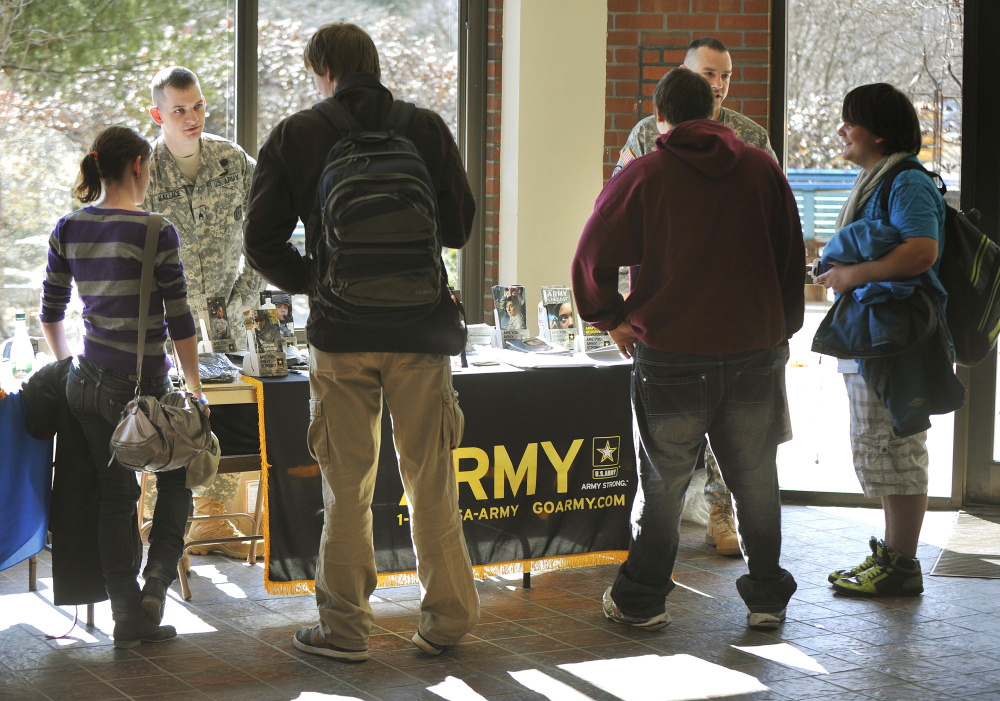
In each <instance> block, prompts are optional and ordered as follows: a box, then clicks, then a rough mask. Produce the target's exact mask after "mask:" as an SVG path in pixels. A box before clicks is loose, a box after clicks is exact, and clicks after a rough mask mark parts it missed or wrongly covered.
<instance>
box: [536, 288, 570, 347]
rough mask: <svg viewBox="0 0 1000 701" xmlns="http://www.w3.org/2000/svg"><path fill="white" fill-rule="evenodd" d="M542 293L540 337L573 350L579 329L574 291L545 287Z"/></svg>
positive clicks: (539, 312) (539, 317)
mask: <svg viewBox="0 0 1000 701" xmlns="http://www.w3.org/2000/svg"><path fill="white" fill-rule="evenodd" d="M541 291H542V298H541V301H539V303H538V335H539V336H540V337H541V338H544V339H545V340H547V341H548V342H549V343H552V344H553V345H557V346H562V347H563V348H566V349H570V350H572V349H573V346H574V341H575V338H576V329H577V327H576V314H575V312H574V310H573V291H572V290H571V289H570V288H568V287H564V286H560V285H545V286H543V287H542V290H541Z"/></svg>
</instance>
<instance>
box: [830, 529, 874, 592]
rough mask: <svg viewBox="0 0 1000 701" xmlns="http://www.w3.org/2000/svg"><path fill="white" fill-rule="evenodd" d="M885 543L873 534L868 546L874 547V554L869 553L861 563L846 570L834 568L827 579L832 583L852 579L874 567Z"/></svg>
mask: <svg viewBox="0 0 1000 701" xmlns="http://www.w3.org/2000/svg"><path fill="white" fill-rule="evenodd" d="M884 545H885V543H883V542H882V541H881V540H879V539H878V538H876V537H875V536H872V537H871V538H870V539H869V540H868V547H870V548H871V549H872V554H871V555H869V556H868V557H866V558H865V559H864V560H863V561H862V562H861V564H860V565H855V566H854V567H851V568H850V569H846V570H834V571H833V572H831V573H830V575H829V576H828V577H827V578H826V581H828V582H830V584H833V583H834V582H836V581H837V580H838V579H850V578H851V577H856V576H858V575H859V574H861V573H862V572H864V571H865V570H867V569H868V568H869V567H873V566H874V565H875V561H876V560H877V559H878V558H880V557H882V546H884Z"/></svg>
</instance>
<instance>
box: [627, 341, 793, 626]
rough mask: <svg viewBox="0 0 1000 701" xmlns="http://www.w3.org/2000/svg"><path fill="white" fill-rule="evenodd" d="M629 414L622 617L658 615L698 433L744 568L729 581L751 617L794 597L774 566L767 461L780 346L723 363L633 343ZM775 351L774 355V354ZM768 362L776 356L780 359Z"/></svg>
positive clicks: (775, 508)
mask: <svg viewBox="0 0 1000 701" xmlns="http://www.w3.org/2000/svg"><path fill="white" fill-rule="evenodd" d="M635 350H636V352H635V363H634V365H633V369H632V409H633V415H634V422H635V423H634V432H635V448H636V457H637V461H636V462H637V465H638V469H639V488H638V491H637V493H636V497H635V502H634V503H633V507H632V539H631V542H630V544H629V552H628V559H627V560H626V562H625V563H624V564H623V565H622V566H621V568H620V569H619V573H618V577H617V579H616V580H615V584H614V587H613V588H612V590H611V595H612V598H613V599H614V601H615V603H616V604H617V605H618V606H619V607H620V608H621V610H622V612H624V613H626V614H628V615H630V616H636V617H650V616H655V615H657V614H660V613H663V611H664V605H665V600H666V596H667V594H669V593H670V591H671V590H672V589H673V588H674V583H673V581H672V580H671V579H670V574H671V572H672V571H673V568H674V560H675V558H676V557H677V547H678V544H679V542H680V531H679V528H680V518H681V509H682V508H683V505H684V492H685V490H686V489H687V486H688V483H689V482H690V481H691V475H692V473H693V472H694V468H695V464H696V463H697V462H698V458H699V455H700V454H701V451H702V449H703V448H704V445H705V436H706V434H707V435H708V437H709V440H710V441H711V443H712V450H713V451H714V452H715V456H716V458H717V459H718V461H719V469H720V471H721V472H722V477H723V479H724V480H725V482H726V485H727V486H728V487H729V489H730V491H731V492H732V494H733V501H734V505H735V507H736V521H737V527H738V530H739V535H740V544H741V545H742V548H743V555H744V558H745V559H746V562H747V567H748V569H749V570H750V573H749V575H743V576H742V577H740V579H739V580H738V581H737V583H736V587H737V590H738V591H739V593H740V596H741V597H742V598H743V600H744V602H745V603H746V604H747V607H748V608H749V609H750V610H751V611H754V612H777V611H780V610H781V609H783V608H785V604H787V603H788V600H789V598H790V597H791V596H792V594H793V593H794V592H795V580H794V579H792V575H791V574H789V573H788V572H786V571H785V570H783V569H782V568H781V566H780V565H779V564H778V559H779V557H780V554H781V502H780V501H779V499H778V470H777V466H776V464H775V454H776V451H777V446H778V442H779V441H780V440H782V439H783V434H784V433H785V431H786V430H787V427H786V422H785V419H784V414H785V398H784V392H783V389H784V382H783V378H782V377H780V376H778V374H779V373H780V375H782V376H783V375H784V371H785V368H784V362H783V361H784V358H785V356H784V354H783V353H782V349H775V350H774V351H772V350H771V349H766V350H760V351H752V352H749V353H741V354H736V355H729V356H695V355H682V354H678V353H668V352H665V351H658V350H655V349H653V348H650V347H648V346H646V345H643V344H642V343H637V344H636V348H635ZM776 354H777V355H776ZM776 359H780V362H779V361H778V360H776Z"/></svg>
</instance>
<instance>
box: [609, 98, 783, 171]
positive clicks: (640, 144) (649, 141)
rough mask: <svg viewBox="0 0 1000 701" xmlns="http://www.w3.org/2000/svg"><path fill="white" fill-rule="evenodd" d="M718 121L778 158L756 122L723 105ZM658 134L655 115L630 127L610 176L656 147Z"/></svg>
mask: <svg viewBox="0 0 1000 701" xmlns="http://www.w3.org/2000/svg"><path fill="white" fill-rule="evenodd" d="M719 121H720V122H722V123H723V124H725V125H726V126H727V127H729V128H730V129H732V130H733V131H734V132H736V136H738V137H740V138H741V139H742V140H743V141H744V142H745V143H748V144H750V145H751V146H756V147H757V148H759V149H763V150H764V151H767V153H768V154H769V155H770V156H771V158H773V159H774V160H775V161H777V160H778V156H777V155H776V154H775V153H774V149H773V148H771V141H770V140H769V139H768V138H767V131H765V130H764V127H762V126H761V125H759V124H757V122H755V121H753V120H752V119H750V118H749V117H744V116H743V115H742V114H740V113H739V112H734V111H733V110H730V109H726V108H725V107H723V108H722V113H721V114H720V115H719ZM659 135H660V132H659V131H657V129H656V115H651V116H649V117H646V118H645V119H643V120H641V121H640V122H639V123H638V124H636V125H635V126H634V127H633V128H632V133H630V134H629V135H628V139H626V140H625V145H624V146H623V147H622V150H621V153H619V154H618V163H616V164H615V169H614V172H612V173H611V175H612V177H613V176H615V175H618V171H620V170H621V169H622V168H624V167H625V166H626V165H628V163H629V161H631V160H633V159H635V158H638V157H639V156H645V155H646V154H647V153H652V152H653V150H654V149H656V137H658V136H659Z"/></svg>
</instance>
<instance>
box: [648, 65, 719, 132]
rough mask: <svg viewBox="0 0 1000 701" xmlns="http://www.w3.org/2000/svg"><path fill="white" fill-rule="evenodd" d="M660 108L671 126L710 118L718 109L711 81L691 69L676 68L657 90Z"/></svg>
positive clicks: (655, 98) (661, 81)
mask: <svg viewBox="0 0 1000 701" xmlns="http://www.w3.org/2000/svg"><path fill="white" fill-rule="evenodd" d="M653 102H654V103H655V104H656V110H657V112H659V113H660V115H661V116H662V117H663V119H665V120H666V121H667V122H668V123H669V124H670V125H671V126H675V127H676V126H677V125H678V124H681V123H682V122H687V121H690V120H692V119H708V118H709V117H711V116H712V112H713V111H714V109H715V101H714V98H713V97H712V88H711V87H709V85H708V81H707V80H705V79H704V78H703V77H702V76H700V75H698V74H697V73H695V72H694V71H691V70H688V69H687V68H675V69H673V70H672V71H670V72H669V73H667V74H666V75H665V76H663V77H662V78H660V82H659V83H657V84H656V89H655V90H654V91H653Z"/></svg>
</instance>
